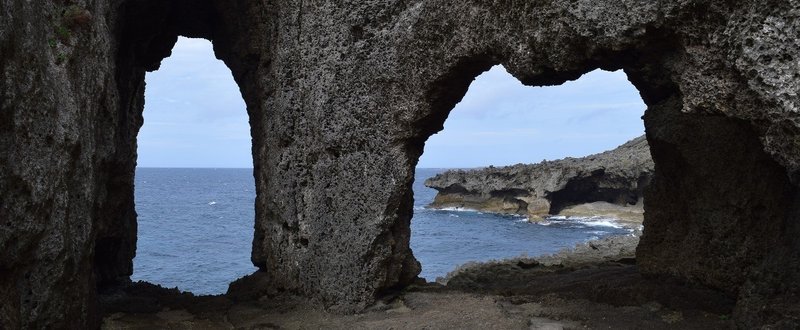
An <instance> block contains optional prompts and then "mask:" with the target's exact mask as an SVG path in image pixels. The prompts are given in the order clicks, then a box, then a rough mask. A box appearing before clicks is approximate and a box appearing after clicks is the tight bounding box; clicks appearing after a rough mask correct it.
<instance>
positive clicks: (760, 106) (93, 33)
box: [0, 0, 800, 329]
mask: <svg viewBox="0 0 800 330" xmlns="http://www.w3.org/2000/svg"><path fill="white" fill-rule="evenodd" d="M0 8H1V9H2V10H0V70H2V74H0V76H2V80H0V106H2V108H1V109H2V111H0V146H2V147H0V192H2V203H0V301H3V302H4V303H3V304H2V305H1V306H0V320H2V323H1V324H2V327H4V328H11V329H13V328H18V327H24V328H39V327H65V326H76V327H81V326H83V327H92V326H94V325H96V324H97V320H98V318H97V317H98V313H97V308H96V307H97V300H96V290H97V288H98V285H100V287H101V288H102V287H104V286H107V285H111V284H113V283H115V282H118V281H124V280H125V279H126V277H127V276H128V275H129V274H130V272H131V259H132V258H133V256H134V253H135V241H136V222H135V212H134V208H133V205H134V204H133V203H134V201H133V197H132V196H133V185H132V182H133V180H132V179H133V169H134V167H135V160H136V159H135V158H136V133H137V132H138V128H139V127H140V125H141V113H142V106H143V90H144V83H143V82H144V73H145V71H146V70H154V69H156V68H157V67H158V64H159V62H160V61H161V59H163V58H164V57H166V56H168V55H169V51H170V48H171V47H172V45H173V44H174V42H175V40H176V38H177V36H178V35H185V36H190V37H203V38H208V39H210V40H212V41H213V42H214V47H215V51H216V54H217V56H218V57H219V58H221V59H222V60H223V61H225V63H226V64H227V65H228V66H229V67H230V68H231V70H232V72H233V74H234V77H235V79H236V81H237V83H238V84H239V86H240V88H241V91H242V95H243V97H244V99H245V101H246V103H247V106H248V113H249V115H250V124H251V134H252V137H253V158H254V163H255V164H254V167H255V169H254V175H255V178H256V185H257V199H256V203H255V208H256V219H255V227H256V235H255V237H254V241H253V253H252V260H253V262H254V264H255V265H257V266H258V267H259V268H260V269H261V271H262V274H261V275H260V276H263V277H265V278H268V279H269V280H268V281H263V282H265V283H269V286H270V290H274V291H275V292H277V291H283V292H292V293H295V294H298V295H301V296H305V297H310V298H312V299H313V300H315V301H317V302H319V303H322V304H324V305H325V306H326V307H328V308H331V309H333V310H337V311H342V312H352V311H357V310H360V309H362V308H364V307H365V306H367V305H369V304H370V303H372V302H373V301H374V299H375V298H376V297H377V296H380V295H382V294H384V293H386V292H389V291H392V290H395V289H398V288H402V287H403V286H405V285H406V284H408V283H410V282H411V281H412V280H413V279H414V277H415V276H416V274H417V273H418V272H419V264H418V263H417V262H416V261H415V259H414V257H413V255H412V253H411V250H410V249H409V245H408V238H409V222H410V219H411V216H412V198H413V196H412V192H411V183H412V180H413V176H414V165H415V164H416V162H417V159H418V158H419V156H420V154H421V153H422V148H423V144H424V142H425V140H426V139H427V138H428V137H429V136H430V135H431V134H433V133H435V132H437V131H439V130H441V129H442V125H443V122H444V119H445V118H446V116H447V114H448V112H449V111H450V110H451V109H452V107H453V106H454V105H455V103H456V102H457V101H458V100H459V99H460V98H461V97H462V96H463V95H464V94H465V92H466V89H467V86H468V85H469V83H470V82H471V81H472V79H473V78H474V77H476V76H477V75H478V74H480V73H481V72H483V71H485V70H487V69H489V68H490V67H491V66H492V65H495V64H503V65H504V66H505V67H506V68H507V69H508V71H509V72H510V73H511V74H512V75H514V76H515V77H517V78H518V79H520V81H522V82H523V83H525V84H528V85H552V84H559V83H562V82H564V81H566V80H570V79H576V78H577V77H579V76H580V75H581V74H583V73H586V72H589V71H591V70H593V69H596V68H602V69H606V70H616V69H623V70H625V72H626V73H627V74H628V77H629V79H630V80H631V82H632V83H633V84H634V85H635V86H636V87H637V88H638V89H639V90H640V92H641V95H642V98H643V99H644V101H645V103H646V104H647V105H648V110H647V112H646V114H645V117H644V119H645V127H646V131H647V139H648V142H649V144H650V146H651V153H652V156H653V160H654V162H655V177H654V179H653V182H652V184H651V185H650V189H649V190H648V191H647V192H646V193H645V200H646V201H647V202H646V205H645V211H646V215H645V228H646V229H645V233H644V236H643V237H642V241H641V244H640V246H639V250H638V262H639V268H640V270H641V271H642V272H643V273H645V274H647V275H651V276H671V277H678V278H681V279H684V280H688V281H693V282H699V283H702V284H706V285H708V286H711V287H714V288H717V289H720V290H724V291H726V292H728V293H729V294H730V295H733V296H737V297H739V304H738V305H737V313H736V315H734V317H735V318H736V320H737V322H739V323H740V325H742V326H744V327H748V326H754V325H759V324H777V325H784V326H792V325H797V323H790V322H797V320H796V318H797V312H796V307H792V306H797V305H796V304H797V303H798V300H800V298H798V295H800V293H799V292H800V288H798V283H800V281H797V280H798V279H800V256H799V254H800V239H798V238H797V237H800V221H799V219H800V210H798V205H800V200H798V196H797V184H798V182H800V179H798V178H800V176H799V175H798V173H800V172H798V170H799V169H800V144H798V142H797V141H800V115H798V110H800V99H799V98H798V95H797V90H798V85H799V83H798V82H799V81H800V77H799V76H798V72H800V64H798V63H799V62H798V58H800V54H798V52H800V44H798V43H800V41H798V40H799V39H798V38H797V36H798V35H800V26H799V25H800V20H798V19H797V16H798V11H799V10H800V9H798V5H797V4H796V2H795V1H789V0H787V1H770V2H769V3H764V2H763V1H755V0H752V1H738V2H727V4H726V3H720V2H713V3H706V2H701V1H684V2H647V1H644V2H643V1H625V0H623V1H620V0H615V1H577V2H575V1H572V2H568V1H563V2H541V1H539V2H488V1H477V0H474V1H460V2H452V1H358V2H346V3H333V2H328V3H321V2H309V1H301V0H289V1H222V0H219V1H213V0H205V1H188V0H183V1H177V0H175V1H163V0H162V1H132V0H130V1H116V2H112V3H109V2H106V1H93V0H79V1H69V2H61V1H48V2H31V1H24V0H5V1H3V2H2V4H0ZM187 276H191V274H187ZM792 308H795V309H792ZM793 318H794V319H793ZM793 320H794V321H793ZM781 322H783V323H781Z"/></svg>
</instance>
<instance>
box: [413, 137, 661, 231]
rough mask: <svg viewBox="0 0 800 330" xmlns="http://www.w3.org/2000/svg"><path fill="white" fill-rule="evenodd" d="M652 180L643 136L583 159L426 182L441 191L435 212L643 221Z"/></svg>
mask: <svg viewBox="0 0 800 330" xmlns="http://www.w3.org/2000/svg"><path fill="white" fill-rule="evenodd" d="M652 177H653V160H652V158H651V157H650V148H649V146H648V144H647V140H646V139H645V137H644V136H640V137H637V138H635V139H633V140H630V141H628V142H626V143H625V144H623V145H621V146H619V147H617V148H615V149H613V150H609V151H606V152H602V153H598V154H594V155H589V156H586V157H581V158H564V159H560V160H555V161H542V162H540V163H537V164H517V165H512V166H504V167H493V166H490V167H487V168H481V169H471V170H450V171H447V172H444V173H441V174H439V175H436V176H434V177H432V178H430V179H428V180H426V181H425V185H426V186H428V187H430V188H433V189H436V190H437V191H438V193H437V194H436V198H435V199H434V201H433V203H431V204H430V205H429V207H432V208H467V209H474V210H479V211H483V212H495V213H503V214H519V215H525V216H527V217H528V219H530V220H531V221H538V220H541V219H542V218H543V217H546V216H548V215H565V216H609V217H613V218H616V219H619V220H622V221H623V222H627V223H639V224H640V223H641V222H642V216H643V214H644V209H643V192H644V188H645V187H646V186H647V185H648V184H649V183H650V180H651V179H652Z"/></svg>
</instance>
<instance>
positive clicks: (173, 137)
mask: <svg viewBox="0 0 800 330" xmlns="http://www.w3.org/2000/svg"><path fill="white" fill-rule="evenodd" d="M145 79H146V83H147V85H146V89H145V109H144V125H143V126H142V129H141V131H140V132H139V139H138V145H139V146H138V154H139V159H138V166H140V167H215V168H224V167H238V168H250V167H252V166H253V161H252V155H251V152H250V147H251V140H250V127H249V124H248V119H247V112H246V110H245V104H244V101H243V100H242V97H241V94H240V93H239V89H238V86H237V85H236V83H235V82H234V81H233V77H232V76H231V72H230V70H229V69H228V68H227V67H226V66H225V64H223V63H222V62H221V61H219V60H217V59H216V58H215V57H214V53H213V50H212V46H211V43H210V42H209V41H207V40H204V39H188V38H183V37H181V38H180V39H179V40H178V43H177V44H176V45H175V48H174V49H173V51H172V56H170V57H168V58H166V59H165V60H164V61H163V62H162V64H161V68H160V69H159V70H157V71H155V72H150V73H148V74H147V76H146V78H145ZM645 108H646V106H645V105H644V103H643V102H642V99H641V97H640V96H639V93H638V91H637V90H636V88H634V87H633V85H631V84H630V82H628V80H627V77H626V76H625V74H624V73H623V72H622V71H615V72H608V71H602V70H595V71H592V72H589V73H587V74H585V75H583V76H582V77H580V78H579V79H577V80H575V81H569V82H566V83H564V84H562V85H560V86H548V87H529V86H524V85H522V84H521V83H520V82H519V81H518V80H517V79H516V78H514V77H513V76H511V75H510V74H508V72H506V70H505V68H503V67H502V66H499V65H498V66H495V67H493V68H492V69H491V70H489V71H487V72H484V73H483V74H481V75H480V76H478V77H477V78H476V79H475V81H474V82H473V83H472V84H471V85H470V87H469V90H468V91H467V94H466V95H465V96H464V98H463V99H462V100H461V102H460V103H459V104H458V105H456V107H455V108H454V109H453V110H452V111H451V112H450V115H449V117H448V119H447V121H446V122H445V124H444V130H442V131H441V132H439V133H437V134H434V135H433V136H431V137H430V138H429V139H428V141H427V142H426V144H425V152H424V154H423V155H422V157H421V158H420V161H419V164H418V165H417V166H418V167H423V168H424V167H435V168H453V167H458V168H468V167H482V166H488V165H495V166H502V165H511V164H516V163H535V162H539V161H542V160H544V159H547V160H554V159H559V158H563V157H567V156H571V157H580V156H585V155H589V154H592V153H597V152H602V151H605V150H609V149H612V148H614V147H616V146H618V145H620V144H622V143H624V142H626V141H628V140H630V139H633V138H635V137H637V136H639V135H642V134H644V126H643V123H642V119H641V116H642V115H643V114H644V109H645Z"/></svg>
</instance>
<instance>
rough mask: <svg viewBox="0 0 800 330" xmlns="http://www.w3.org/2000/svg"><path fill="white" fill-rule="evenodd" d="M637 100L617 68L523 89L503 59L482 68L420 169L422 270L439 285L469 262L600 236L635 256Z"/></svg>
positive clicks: (642, 152) (639, 147) (645, 158)
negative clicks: (491, 65)
mask: <svg viewBox="0 0 800 330" xmlns="http://www.w3.org/2000/svg"><path fill="white" fill-rule="evenodd" d="M645 108H646V105H645V104H644V102H643V101H642V99H641V97H640V96H639V92H638V91H637V89H636V88H635V87H634V86H633V85H632V84H631V83H630V82H629V81H628V80H627V76H626V75H625V73H623V72H622V71H621V70H619V71H613V72H610V71H603V70H595V71H592V72H589V73H586V74H585V75H583V76H581V77H580V78H578V79H575V80H573V81H567V82H565V83H563V84H561V85H557V86H546V87H529V86H525V85H523V84H522V83H520V82H519V80H517V79H516V78H514V77H513V76H512V75H511V74H509V73H508V72H507V71H506V70H505V68H504V67H503V66H502V65H496V66H494V67H492V68H491V69H489V70H488V71H486V72H484V73H482V74H480V75H479V76H478V77H476V78H475V80H474V81H473V82H472V83H471V84H470V86H469V89H468V90H467V92H466V94H465V95H464V97H463V98H462V99H461V101H460V102H459V103H458V104H457V105H456V106H455V107H454V108H453V110H452V111H451V112H450V113H449V114H448V116H447V120H446V121H445V123H444V129H443V130H442V131H440V132H439V133H437V134H434V135H433V136H431V137H430V139H428V141H427V142H426V144H425V152H424V154H423V155H422V157H421V158H420V161H419V164H418V165H417V169H416V175H415V183H414V194H415V195H414V197H415V199H414V203H415V209H414V217H413V219H412V222H411V228H412V239H411V247H412V250H413V251H414V256H415V257H416V258H417V259H418V260H419V261H420V262H421V264H422V272H421V275H420V276H422V277H424V278H426V279H428V280H431V281H432V280H435V279H437V278H440V281H442V282H446V281H447V278H445V276H446V275H447V274H448V273H449V272H451V271H453V270H454V269H456V268H457V267H458V266H460V265H463V264H467V263H469V262H475V261H478V262H485V261H489V260H500V259H506V258H520V257H526V258H527V257H539V256H541V255H549V254H555V253H557V252H559V251H560V250H562V249H568V248H573V247H574V246H576V245H581V244H585V242H587V241H589V240H598V239H608V240H618V241H620V242H622V243H621V244H622V245H624V247H625V249H626V251H627V253H628V254H629V257H631V258H633V253H634V251H635V248H636V244H637V243H638V236H639V235H640V234H641V230H642V220H643V212H644V210H643V192H644V188H645V187H646V186H647V184H648V183H649V181H650V179H651V177H652V174H653V171H654V169H653V162H652V159H651V157H650V150H649V148H648V145H647V141H646V140H645V138H644V136H643V134H644V125H643V123H642V120H641V117H642V114H643V112H644V110H645ZM461 268H462V269H461V270H460V271H463V268H465V267H461ZM466 268H469V267H466ZM454 275H455V274H450V276H454Z"/></svg>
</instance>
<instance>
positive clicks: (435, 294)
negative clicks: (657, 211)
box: [102, 259, 734, 329]
mask: <svg viewBox="0 0 800 330" xmlns="http://www.w3.org/2000/svg"><path fill="white" fill-rule="evenodd" d="M632 263H633V262H632V261H631V260H630V259H628V260H624V261H622V262H602V263H597V264H590V265H582V266H581V267H560V266H559V267H549V266H536V267H524V268H525V270H524V271H523V272H524V274H525V275H523V276H521V277H520V276H519V275H520V274H519V273H518V274H515V275H514V279H513V280H510V279H509V278H508V277H503V276H496V275H498V274H497V273H496V271H498V270H501V269H502V268H496V269H494V270H491V269H488V270H487V269H486V268H484V269H483V270H482V272H483V275H486V276H477V277H475V276H473V277H471V278H472V279H474V281H463V280H462V281H460V282H459V281H456V282H459V283H458V284H450V285H448V286H443V285H439V284H430V283H429V284H420V285H414V286H411V287H409V288H408V289H406V290H405V291H404V292H402V293H401V294H399V295H397V296H395V297H393V298H391V299H387V300H386V301H384V302H379V303H378V304H377V305H375V306H373V307H371V308H369V309H367V310H366V311H364V312H362V313H359V314H354V315H340V314H335V313H330V312H326V311H325V310H323V309H322V308H319V307H316V306H315V305H313V304H310V303H307V302H303V301H301V300H298V299H295V298H291V297H289V298H274V297H273V298H269V299H266V298H262V299H259V300H256V301H239V302H234V301H233V300H232V299H230V298H228V297H226V296H200V297H195V296H193V295H191V294H187V293H180V292H178V291H177V290H174V289H172V290H169V289H163V288H160V287H157V286H154V285H151V284H147V283H134V284H132V285H130V286H129V287H127V288H126V289H124V292H125V293H124V294H122V295H119V294H117V295H116V296H113V297H108V296H107V297H105V298H104V301H105V303H106V306H103V307H104V309H105V310H106V314H105V317H104V319H103V323H102V328H103V329H284V328H285V329H322V328H324V329H409V328H410V329H587V328H588V329H727V328H733V324H732V322H731V321H730V320H729V315H730V312H731V310H732V308H733V303H734V301H733V300H732V299H730V298H728V297H726V296H725V295H723V294H721V293H718V292H715V291H713V290H709V289H704V288H699V287H692V286H690V285H685V284H681V283H677V282H672V281H669V280H663V279H660V280H657V279H647V278H644V277H643V276H641V275H640V274H639V273H638V271H637V269H636V266H635V265H634V264H632ZM473 275H474V274H473ZM452 282H453V280H451V283H452ZM480 282H484V283H483V284H481V283H480ZM488 282H491V285H488V286H487V285H484V284H485V283H488ZM476 283H477V284H476ZM454 287H455V288H454Z"/></svg>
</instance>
